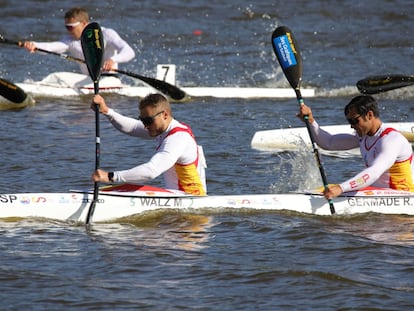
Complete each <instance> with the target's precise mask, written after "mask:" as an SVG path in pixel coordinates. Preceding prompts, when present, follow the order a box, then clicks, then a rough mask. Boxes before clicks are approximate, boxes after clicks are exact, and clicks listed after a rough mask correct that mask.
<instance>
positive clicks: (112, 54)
mask: <svg viewBox="0 0 414 311" xmlns="http://www.w3.org/2000/svg"><path fill="white" fill-rule="evenodd" d="M101 29H102V35H103V39H104V57H103V59H104V61H105V60H108V59H112V60H113V61H114V62H115V64H114V69H118V63H125V62H128V61H130V60H132V59H133V58H134V57H135V52H134V50H133V49H132V48H131V46H130V45H129V44H128V43H127V42H126V41H125V40H123V39H122V38H121V37H120V36H119V34H118V33H117V32H116V31H115V30H113V29H111V28H105V27H102V28H101ZM34 43H35V45H36V47H37V48H40V49H43V50H46V51H51V52H55V53H60V54H63V53H66V54H67V55H69V56H72V57H76V58H80V59H85V58H84V56H83V52H82V44H81V41H80V40H73V38H72V37H70V36H69V35H67V36H65V37H64V38H63V39H62V41H54V42H34ZM79 66H80V70H81V72H82V73H83V74H85V75H88V68H87V66H86V65H85V64H79Z"/></svg>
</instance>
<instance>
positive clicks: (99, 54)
mask: <svg viewBox="0 0 414 311" xmlns="http://www.w3.org/2000/svg"><path fill="white" fill-rule="evenodd" d="M81 44H82V51H83V55H84V57H85V63H86V65H87V66H88V72H89V76H90V77H91V79H92V81H94V82H96V81H98V80H99V77H100V75H101V68H102V62H103V55H104V41H103V35H102V30H101V27H100V26H99V24H98V23H95V22H93V23H90V24H88V25H87V26H86V27H85V29H84V30H83V32H82V36H81Z"/></svg>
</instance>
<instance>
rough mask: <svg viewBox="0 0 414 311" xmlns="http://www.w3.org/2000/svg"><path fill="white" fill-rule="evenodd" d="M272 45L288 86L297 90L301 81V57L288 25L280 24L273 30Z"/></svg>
mask: <svg viewBox="0 0 414 311" xmlns="http://www.w3.org/2000/svg"><path fill="white" fill-rule="evenodd" d="M272 46H273V50H274V52H275V54H276V57H277V59H278V61H279V64H280V66H281V67H282V70H283V73H284V74H285V77H286V79H287V80H288V81H289V84H290V86H291V87H292V88H293V89H296V90H298V89H299V88H300V83H301V81H302V58H301V56H300V53H299V49H298V47H297V43H296V40H295V37H294V36H293V33H292V32H291V31H290V29H289V28H288V27H286V26H280V27H278V28H276V29H275V31H273V34H272Z"/></svg>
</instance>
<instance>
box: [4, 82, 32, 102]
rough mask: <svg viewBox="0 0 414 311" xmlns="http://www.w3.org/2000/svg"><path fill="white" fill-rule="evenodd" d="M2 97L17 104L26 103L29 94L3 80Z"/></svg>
mask: <svg viewBox="0 0 414 311" xmlns="http://www.w3.org/2000/svg"><path fill="white" fill-rule="evenodd" d="M0 95H1V96H3V97H4V98H6V99H8V100H9V101H11V102H13V103H16V104H20V103H22V102H24V101H25V99H26V98H27V94H26V93H25V92H24V91H23V90H22V89H21V88H20V87H18V86H17V85H15V84H13V83H11V82H9V81H7V80H4V79H1V78H0Z"/></svg>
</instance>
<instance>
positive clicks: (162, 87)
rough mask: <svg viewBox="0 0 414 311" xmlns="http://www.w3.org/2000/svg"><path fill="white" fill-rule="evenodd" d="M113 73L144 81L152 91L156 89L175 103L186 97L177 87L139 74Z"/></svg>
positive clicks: (127, 72)
mask: <svg viewBox="0 0 414 311" xmlns="http://www.w3.org/2000/svg"><path fill="white" fill-rule="evenodd" d="M115 71H116V72H119V73H122V74H124V75H127V76H130V77H133V78H137V79H139V80H141V81H144V82H145V83H147V84H148V85H150V86H152V87H153V88H154V89H156V90H158V91H160V92H161V93H163V94H165V95H167V96H169V97H171V98H172V99H174V100H177V101H179V100H184V99H185V98H186V97H187V94H186V93H185V92H184V91H183V90H181V89H179V88H178V87H176V86H174V85H172V84H170V83H168V82H165V81H162V80H158V79H154V78H150V77H144V76H141V75H139V74H136V73H133V72H130V71H123V70H119V69H116V70H115Z"/></svg>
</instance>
